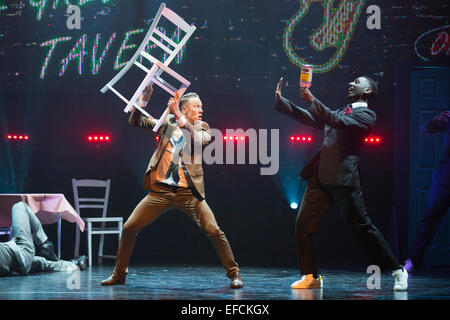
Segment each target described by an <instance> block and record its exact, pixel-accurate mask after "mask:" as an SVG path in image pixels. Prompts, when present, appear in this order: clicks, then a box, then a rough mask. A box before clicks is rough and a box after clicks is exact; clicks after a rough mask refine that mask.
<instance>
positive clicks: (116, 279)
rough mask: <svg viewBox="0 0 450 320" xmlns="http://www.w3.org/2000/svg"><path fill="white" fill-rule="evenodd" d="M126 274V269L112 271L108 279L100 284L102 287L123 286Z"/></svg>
mask: <svg viewBox="0 0 450 320" xmlns="http://www.w3.org/2000/svg"><path fill="white" fill-rule="evenodd" d="M127 274H128V269H127V270H125V272H123V271H114V272H113V273H112V275H110V276H109V278H108V279H105V280H103V281H102V282H101V285H102V286H113V285H117V284H125V280H126V276H127Z"/></svg>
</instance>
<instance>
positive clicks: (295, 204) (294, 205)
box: [291, 201, 298, 210]
mask: <svg viewBox="0 0 450 320" xmlns="http://www.w3.org/2000/svg"><path fill="white" fill-rule="evenodd" d="M297 208H298V203H297V202H295V201H293V202H291V209H294V210H295V209H297Z"/></svg>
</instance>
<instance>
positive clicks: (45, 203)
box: [0, 193, 85, 231]
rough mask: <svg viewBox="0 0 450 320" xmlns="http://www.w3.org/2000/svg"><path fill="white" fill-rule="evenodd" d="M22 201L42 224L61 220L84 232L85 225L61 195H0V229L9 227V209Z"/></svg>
mask: <svg viewBox="0 0 450 320" xmlns="http://www.w3.org/2000/svg"><path fill="white" fill-rule="evenodd" d="M19 201H23V202H25V203H26V204H28V205H29V206H30V208H31V210H32V211H33V212H34V213H35V214H36V216H37V217H38V218H39V220H40V221H41V223H42V224H52V223H55V222H56V221H57V214H58V213H59V214H60V216H61V219H64V220H66V221H68V222H72V223H74V222H75V223H76V224H77V225H78V227H79V228H80V230H81V231H84V226H85V223H84V221H83V219H81V217H80V216H79V215H78V213H77V212H76V211H75V209H74V208H73V207H72V206H71V205H70V203H69V201H67V199H66V198H65V197H64V195H63V194H62V193H51V194H37V193H0V227H9V226H11V208H12V206H13V205H14V204H15V203H17V202H19Z"/></svg>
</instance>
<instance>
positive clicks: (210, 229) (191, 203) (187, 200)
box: [115, 185, 239, 277]
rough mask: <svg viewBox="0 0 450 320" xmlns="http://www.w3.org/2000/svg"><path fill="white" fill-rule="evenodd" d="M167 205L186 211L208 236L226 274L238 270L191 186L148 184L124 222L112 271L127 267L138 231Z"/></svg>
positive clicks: (223, 238)
mask: <svg viewBox="0 0 450 320" xmlns="http://www.w3.org/2000/svg"><path fill="white" fill-rule="evenodd" d="M171 208H178V209H180V210H182V211H184V212H185V213H187V214H188V215H189V216H190V217H191V218H192V219H193V220H194V222H195V223H196V224H197V225H198V226H199V227H200V229H201V230H202V231H203V232H204V233H205V234H206V236H207V237H208V238H209V239H210V240H211V242H212V244H213V246H214V248H215V250H216V252H217V255H218V256H219V258H220V260H221V262H222V264H223V266H224V267H225V270H226V272H227V276H228V277H231V276H232V275H233V274H234V273H235V272H236V271H239V267H238V264H237V263H236V261H235V259H234V256H233V252H232V250H231V247H230V245H229V243H228V240H227V238H226V236H225V234H224V233H223V231H222V230H221V229H220V228H219V226H218V225H217V222H216V218H215V217H214V214H213V212H212V211H211V209H210V208H209V206H208V204H207V203H206V200H204V199H203V200H199V199H198V198H197V197H195V196H194V195H193V193H192V190H191V189H187V188H186V189H180V190H178V191H176V192H173V191H171V190H170V189H169V188H166V187H163V186H158V185H152V189H151V192H150V193H149V194H148V195H147V196H146V197H145V198H144V199H142V200H141V202H140V203H139V204H138V205H137V206H136V208H135V209H134V210H133V212H132V213H131V215H130V217H129V218H128V219H127V221H126V222H125V224H124V227H123V231H122V236H121V238H120V243H119V249H118V252H117V259H116V266H115V270H116V271H122V272H124V271H126V269H127V268H128V264H129V261H130V257H131V253H132V251H133V248H134V245H135V242H136V236H137V234H138V233H139V231H140V230H142V229H143V228H144V227H145V226H147V225H149V224H150V223H152V222H153V221H154V220H155V219H157V218H158V217H159V216H160V215H161V214H163V213H164V212H165V211H167V210H168V209H171Z"/></svg>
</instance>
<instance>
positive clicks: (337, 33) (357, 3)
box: [283, 0, 365, 73]
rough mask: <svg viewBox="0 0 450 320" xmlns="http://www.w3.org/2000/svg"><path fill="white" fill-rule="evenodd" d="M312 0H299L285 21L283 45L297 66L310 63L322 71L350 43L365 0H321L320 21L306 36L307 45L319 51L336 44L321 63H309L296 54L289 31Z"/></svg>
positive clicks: (334, 63)
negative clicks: (296, 9) (308, 36)
mask: <svg viewBox="0 0 450 320" xmlns="http://www.w3.org/2000/svg"><path fill="white" fill-rule="evenodd" d="M313 1H314V0H299V2H300V9H299V10H298V11H297V12H296V13H295V15H294V16H292V18H291V19H289V21H288V22H287V23H286V28H285V29H284V33H283V47H284V50H285V52H286V54H287V56H288V58H289V60H290V61H291V62H292V63H293V64H295V65H296V66H298V67H301V66H302V65H304V64H310V65H312V66H313V67H314V72H316V73H324V72H328V71H330V70H331V69H333V68H334V67H335V66H336V65H337V64H338V63H339V61H340V60H341V59H342V57H343V56H344V53H345V51H346V49H347V47H348V45H349V43H350V40H351V38H352V35H353V31H354V30H355V27H356V25H357V23H358V21H359V16H360V14H361V11H362V8H363V6H364V2H365V0H342V2H341V3H340V5H339V6H338V7H336V8H335V7H334V2H335V0H321V2H322V6H323V7H324V19H323V23H322V25H321V26H320V27H319V28H317V29H316V31H315V32H314V33H313V34H312V35H311V36H310V44H311V47H312V48H313V49H314V50H316V51H323V50H325V49H326V48H329V47H335V48H337V50H336V52H335V53H334V55H333V56H332V57H331V58H330V59H329V60H328V61H327V62H325V63H324V64H313V63H311V62H309V61H307V60H306V59H305V58H302V57H300V56H299V55H298V54H297V53H296V52H295V50H294V48H293V46H292V34H293V32H294V29H295V27H296V26H297V24H298V23H299V22H300V21H301V20H302V19H303V18H304V17H305V15H306V14H307V13H308V11H309V8H310V6H311V3H312V2H313Z"/></svg>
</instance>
